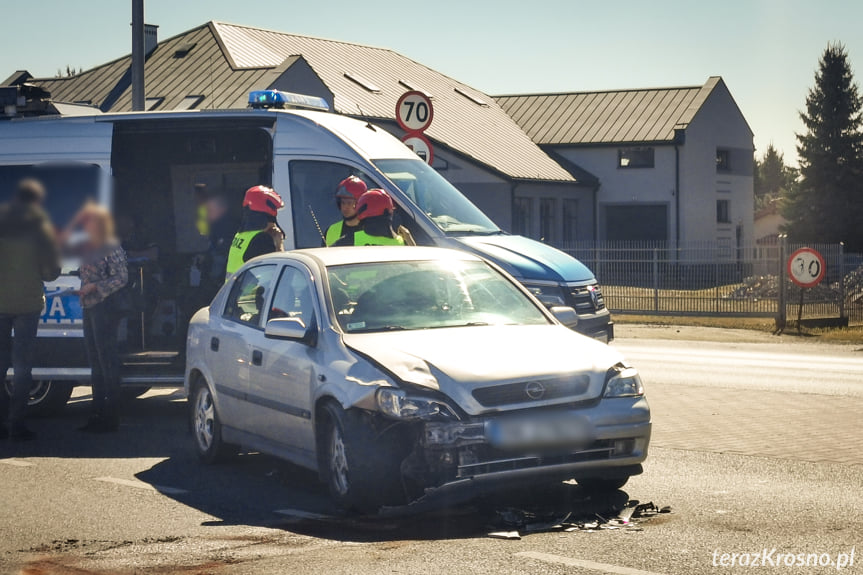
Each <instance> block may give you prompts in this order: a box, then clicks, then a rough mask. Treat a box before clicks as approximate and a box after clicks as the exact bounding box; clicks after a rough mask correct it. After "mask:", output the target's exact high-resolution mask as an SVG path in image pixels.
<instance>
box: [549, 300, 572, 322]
mask: <svg viewBox="0 0 863 575" xmlns="http://www.w3.org/2000/svg"><path fill="white" fill-rule="evenodd" d="M548 311H550V312H551V315H553V316H554V317H555V318H557V321H559V322H560V323H562V324H563V325H565V326H566V327H575V326H577V325H578V313H576V311H575V310H574V309H573V308H571V307H568V306H562V305H556V306H554V307H553V308H551V309H550V310H548Z"/></svg>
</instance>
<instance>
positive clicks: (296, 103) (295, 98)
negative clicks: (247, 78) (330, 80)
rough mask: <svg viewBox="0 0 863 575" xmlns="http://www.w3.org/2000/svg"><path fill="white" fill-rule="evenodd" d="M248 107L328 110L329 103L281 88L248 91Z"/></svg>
mask: <svg viewBox="0 0 863 575" xmlns="http://www.w3.org/2000/svg"><path fill="white" fill-rule="evenodd" d="M249 107H250V108H259V109H260V108H263V109H267V108H276V109H283V108H310V109H312V110H324V111H326V112H328V111H329V110H330V105H329V104H327V101H326V100H324V99H323V98H319V97H317V96H309V95H306V94H294V93H293V92H282V91H281V90H255V91H254V92H249Z"/></svg>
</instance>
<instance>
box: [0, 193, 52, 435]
mask: <svg viewBox="0 0 863 575" xmlns="http://www.w3.org/2000/svg"><path fill="white" fill-rule="evenodd" d="M44 201H45V189H44V188H43V187H42V184H41V183H39V182H38V181H36V180H32V179H26V180H22V181H21V182H19V184H18V190H17V192H16V194H15V196H14V199H13V200H12V201H11V202H9V203H7V204H4V205H0V378H2V379H0V382H2V381H5V379H6V373H7V372H8V371H9V367H10V366H11V367H12V368H13V370H14V375H13V378H12V394H11V398H9V405H8V410H7V409H0V420H7V417H8V421H4V422H3V423H5V425H0V437H5V436H7V435H8V436H9V437H10V438H11V439H12V440H13V441H26V440H29V439H33V438H34V437H35V436H36V434H35V433H34V432H33V431H31V430H30V429H28V428H27V426H26V424H25V420H24V418H25V411H26V409H27V400H28V398H29V397H30V389H31V387H32V383H33V382H32V369H33V361H34V357H35V351H36V331H37V329H38V327H39V317H40V316H41V314H42V308H43V307H44V306H45V291H44V287H43V285H42V282H45V281H53V280H55V279H57V277H58V276H59V275H60V255H59V251H58V249H57V243H56V239H55V237H54V228H53V226H52V224H51V222H50V220H49V218H48V216H47V214H46V213H45V211H44V210H43V209H42V204H43V203H44ZM13 330H14V332H15V337H14V338H13V337H12V331H13ZM0 396H2V398H3V400H4V401H3V403H5V402H6V401H5V400H6V398H7V395H6V392H5V390H0ZM0 407H5V406H0Z"/></svg>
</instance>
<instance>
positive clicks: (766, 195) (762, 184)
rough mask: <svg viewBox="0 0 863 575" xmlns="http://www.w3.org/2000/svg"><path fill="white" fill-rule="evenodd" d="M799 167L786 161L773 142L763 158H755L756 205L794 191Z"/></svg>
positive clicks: (757, 206)
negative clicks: (794, 166)
mask: <svg viewBox="0 0 863 575" xmlns="http://www.w3.org/2000/svg"><path fill="white" fill-rule="evenodd" d="M797 175H798V173H797V169H796V168H793V167H792V166H789V165H787V164H786V163H785V156H784V155H783V154H782V152H780V151H779V150H777V149H776V147H775V146H774V145H773V142H770V145H768V146H767V150H765V152H764V155H762V156H761V159H760V160H759V159H758V158H756V159H755V182H754V187H755V207H756V209H757V208H762V207H764V206H767V205H769V204H771V203H773V202H776V201H778V200H779V199H780V198H783V197H785V196H787V195H789V194H790V193H793V192H794V188H795V186H796V185H797Z"/></svg>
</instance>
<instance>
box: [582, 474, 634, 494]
mask: <svg viewBox="0 0 863 575" xmlns="http://www.w3.org/2000/svg"><path fill="white" fill-rule="evenodd" d="M575 481H576V483H578V485H579V487H581V488H582V489H584V490H585V491H588V492H590V493H609V492H611V491H617V490H618V489H620V488H621V487H623V486H624V485H626V482H627V481H629V477H615V478H600V477H591V478H589V479H576V480H575Z"/></svg>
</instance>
